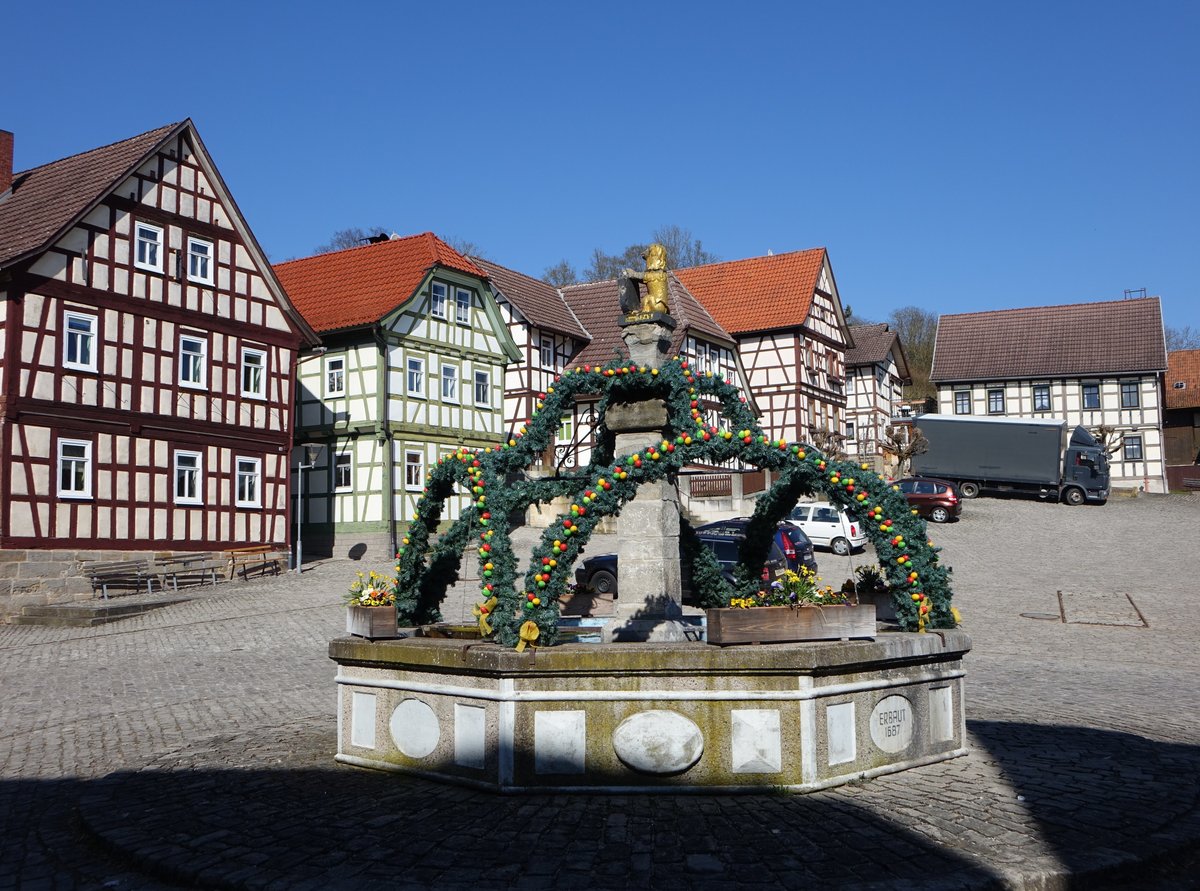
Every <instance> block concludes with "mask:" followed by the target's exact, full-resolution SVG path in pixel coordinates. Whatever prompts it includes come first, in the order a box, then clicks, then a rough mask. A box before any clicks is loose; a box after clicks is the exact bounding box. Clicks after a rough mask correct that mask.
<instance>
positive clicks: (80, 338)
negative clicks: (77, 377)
mask: <svg viewBox="0 0 1200 891" xmlns="http://www.w3.org/2000/svg"><path fill="white" fill-rule="evenodd" d="M73 321H76V322H87V323H88V330H87V331H86V332H83V331H72V330H71V322H73ZM99 325H100V320H99V319H98V318H97V317H96V316H93V315H89V314H87V313H82V312H74V311H72V310H67V311H66V312H64V313H63V368H70V369H73V370H74V371H95V370H96V340H97V337H96V331H97V329H98V328H99ZM73 343H74V344H76V345H77V347H76V355H78V353H79V350H78V344H83V343H86V345H87V353H88V358H89V360H90V361H88V362H81V361H79V360H78V359H75V360H72V359H71V345H72V344H73Z"/></svg>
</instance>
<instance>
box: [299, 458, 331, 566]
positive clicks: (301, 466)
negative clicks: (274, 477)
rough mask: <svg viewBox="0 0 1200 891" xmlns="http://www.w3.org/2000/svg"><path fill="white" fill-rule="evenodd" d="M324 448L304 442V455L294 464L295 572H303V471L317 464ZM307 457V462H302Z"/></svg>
mask: <svg viewBox="0 0 1200 891" xmlns="http://www.w3.org/2000/svg"><path fill="white" fill-rule="evenodd" d="M324 450H325V446H323V445H321V443H319V442H309V443H305V444H304V455H303V457H301V459H300V463H299V464H298V465H297V466H296V563H295V566H294V567H293V568H294V569H295V571H296V572H303V571H304V570H303V569H301V565H302V564H303V557H304V540H303V539H302V538H301V535H300V530H301V529H302V528H303V527H302V523H303V520H304V471H306V470H312V469H313V468H314V467H316V466H317V459H318V458H320V457H321V452H322V451H324ZM305 459H308V463H307V464H306V463H304V462H305Z"/></svg>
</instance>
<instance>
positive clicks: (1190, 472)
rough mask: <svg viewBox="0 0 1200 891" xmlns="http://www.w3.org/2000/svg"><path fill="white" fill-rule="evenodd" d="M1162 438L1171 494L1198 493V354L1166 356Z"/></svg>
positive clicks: (1199, 420) (1199, 375)
mask: <svg viewBox="0 0 1200 891" xmlns="http://www.w3.org/2000/svg"><path fill="white" fill-rule="evenodd" d="M1165 383H1166V405H1165V408H1166V411H1165V412H1164V416H1163V436H1164V439H1165V442H1164V452H1165V455H1164V457H1165V460H1166V463H1167V481H1168V482H1169V484H1170V487H1171V489H1172V491H1180V490H1182V491H1191V492H1195V491H1200V350H1171V351H1170V352H1169V353H1167V376H1166V381H1165Z"/></svg>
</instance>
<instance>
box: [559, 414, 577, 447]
mask: <svg viewBox="0 0 1200 891" xmlns="http://www.w3.org/2000/svg"><path fill="white" fill-rule="evenodd" d="M574 439H575V416H574V415H571V414H566V415H563V416H562V417H561V418H559V419H558V429H557V430H556V431H554V442H555V444H556V445H570V444H571V442H572V440H574Z"/></svg>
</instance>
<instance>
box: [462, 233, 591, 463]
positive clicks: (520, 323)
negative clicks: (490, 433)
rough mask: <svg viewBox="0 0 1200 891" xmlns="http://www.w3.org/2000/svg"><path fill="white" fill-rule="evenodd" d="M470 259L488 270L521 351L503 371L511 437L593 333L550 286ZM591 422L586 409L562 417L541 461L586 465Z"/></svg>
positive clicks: (501, 308) (508, 426) (504, 316)
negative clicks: (539, 396)
mask: <svg viewBox="0 0 1200 891" xmlns="http://www.w3.org/2000/svg"><path fill="white" fill-rule="evenodd" d="M470 259H471V260H472V261H473V262H474V263H475V264H477V265H478V266H479V267H480V268H481V269H483V270H484V271H486V272H487V274H488V277H489V278H490V280H491V285H492V291H493V293H494V294H495V295H496V300H497V302H498V303H499V306H500V315H501V317H502V318H503V319H504V323H505V324H506V325H507V326H508V331H509V334H511V335H512V338H513V342H514V343H515V344H516V347H517V351H518V352H519V353H520V358H519V359H518V360H517V361H516V362H513V363H511V364H510V365H509V366H508V367H507V368H506V369H505V371H504V424H505V428H506V429H507V430H508V431H509V433H510V435H511V434H512V433H515V432H516V431H517V430H519V429H520V427H521V426H522V425H523V424H524V423H526V421H527V420H528V419H530V418H531V417H532V416H533V414H534V411H535V409H536V404H537V402H538V394H539V393H545V392H546V389H547V388H548V387H551V386H552V385H553V382H554V378H555V377H556V376H557V375H560V374H562V372H563V370H564V369H566V367H567V365H568V363H570V362H571V360H572V358H573V357H575V356H576V355H578V354H579V352H580V350H582V349H583V348H584V347H585V346H586V345H587V344H588V343H589V342H590V340H591V335H590V334H589V333H588V331H587V330H586V329H585V328H584V327H583V325H582V324H580V321H579V319H578V317H577V316H576V315H575V313H574V312H572V311H571V308H570V307H569V306H568V305H567V303H566V301H565V300H564V299H563V296H562V294H561V293H559V291H558V289H557V288H555V287H554V286H553V285H550V284H547V283H546V282H544V281H541V280H540V279H536V278H533V277H531V276H528V275H525V274H524V273H521V272H517V271H516V270H513V269H508V268H507V267H504V266H501V265H500V264H498V263H493V262H492V261H490V260H487V259H484V258H482V257H471V258H470ZM593 423H594V419H593V418H592V417H591V416H590V414H589V412H588V411H587V409H586V408H585V409H584V410H583V411H577V412H572V413H571V414H570V415H566V416H564V417H563V421H562V424H561V425H560V427H559V430H558V435H557V436H556V441H555V443H554V447H553V449H552V450H551V453H550V454H548V455H546V456H545V463H546V464H547V465H552V466H556V467H562V468H566V469H575V468H576V467H577V466H578V462H579V461H580V460H582V461H583V463H584V464H586V463H587V460H588V455H589V454H590V448H589V446H588V444H587V441H586V438H585V433H587V432H590V430H591V427H592V425H593Z"/></svg>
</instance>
